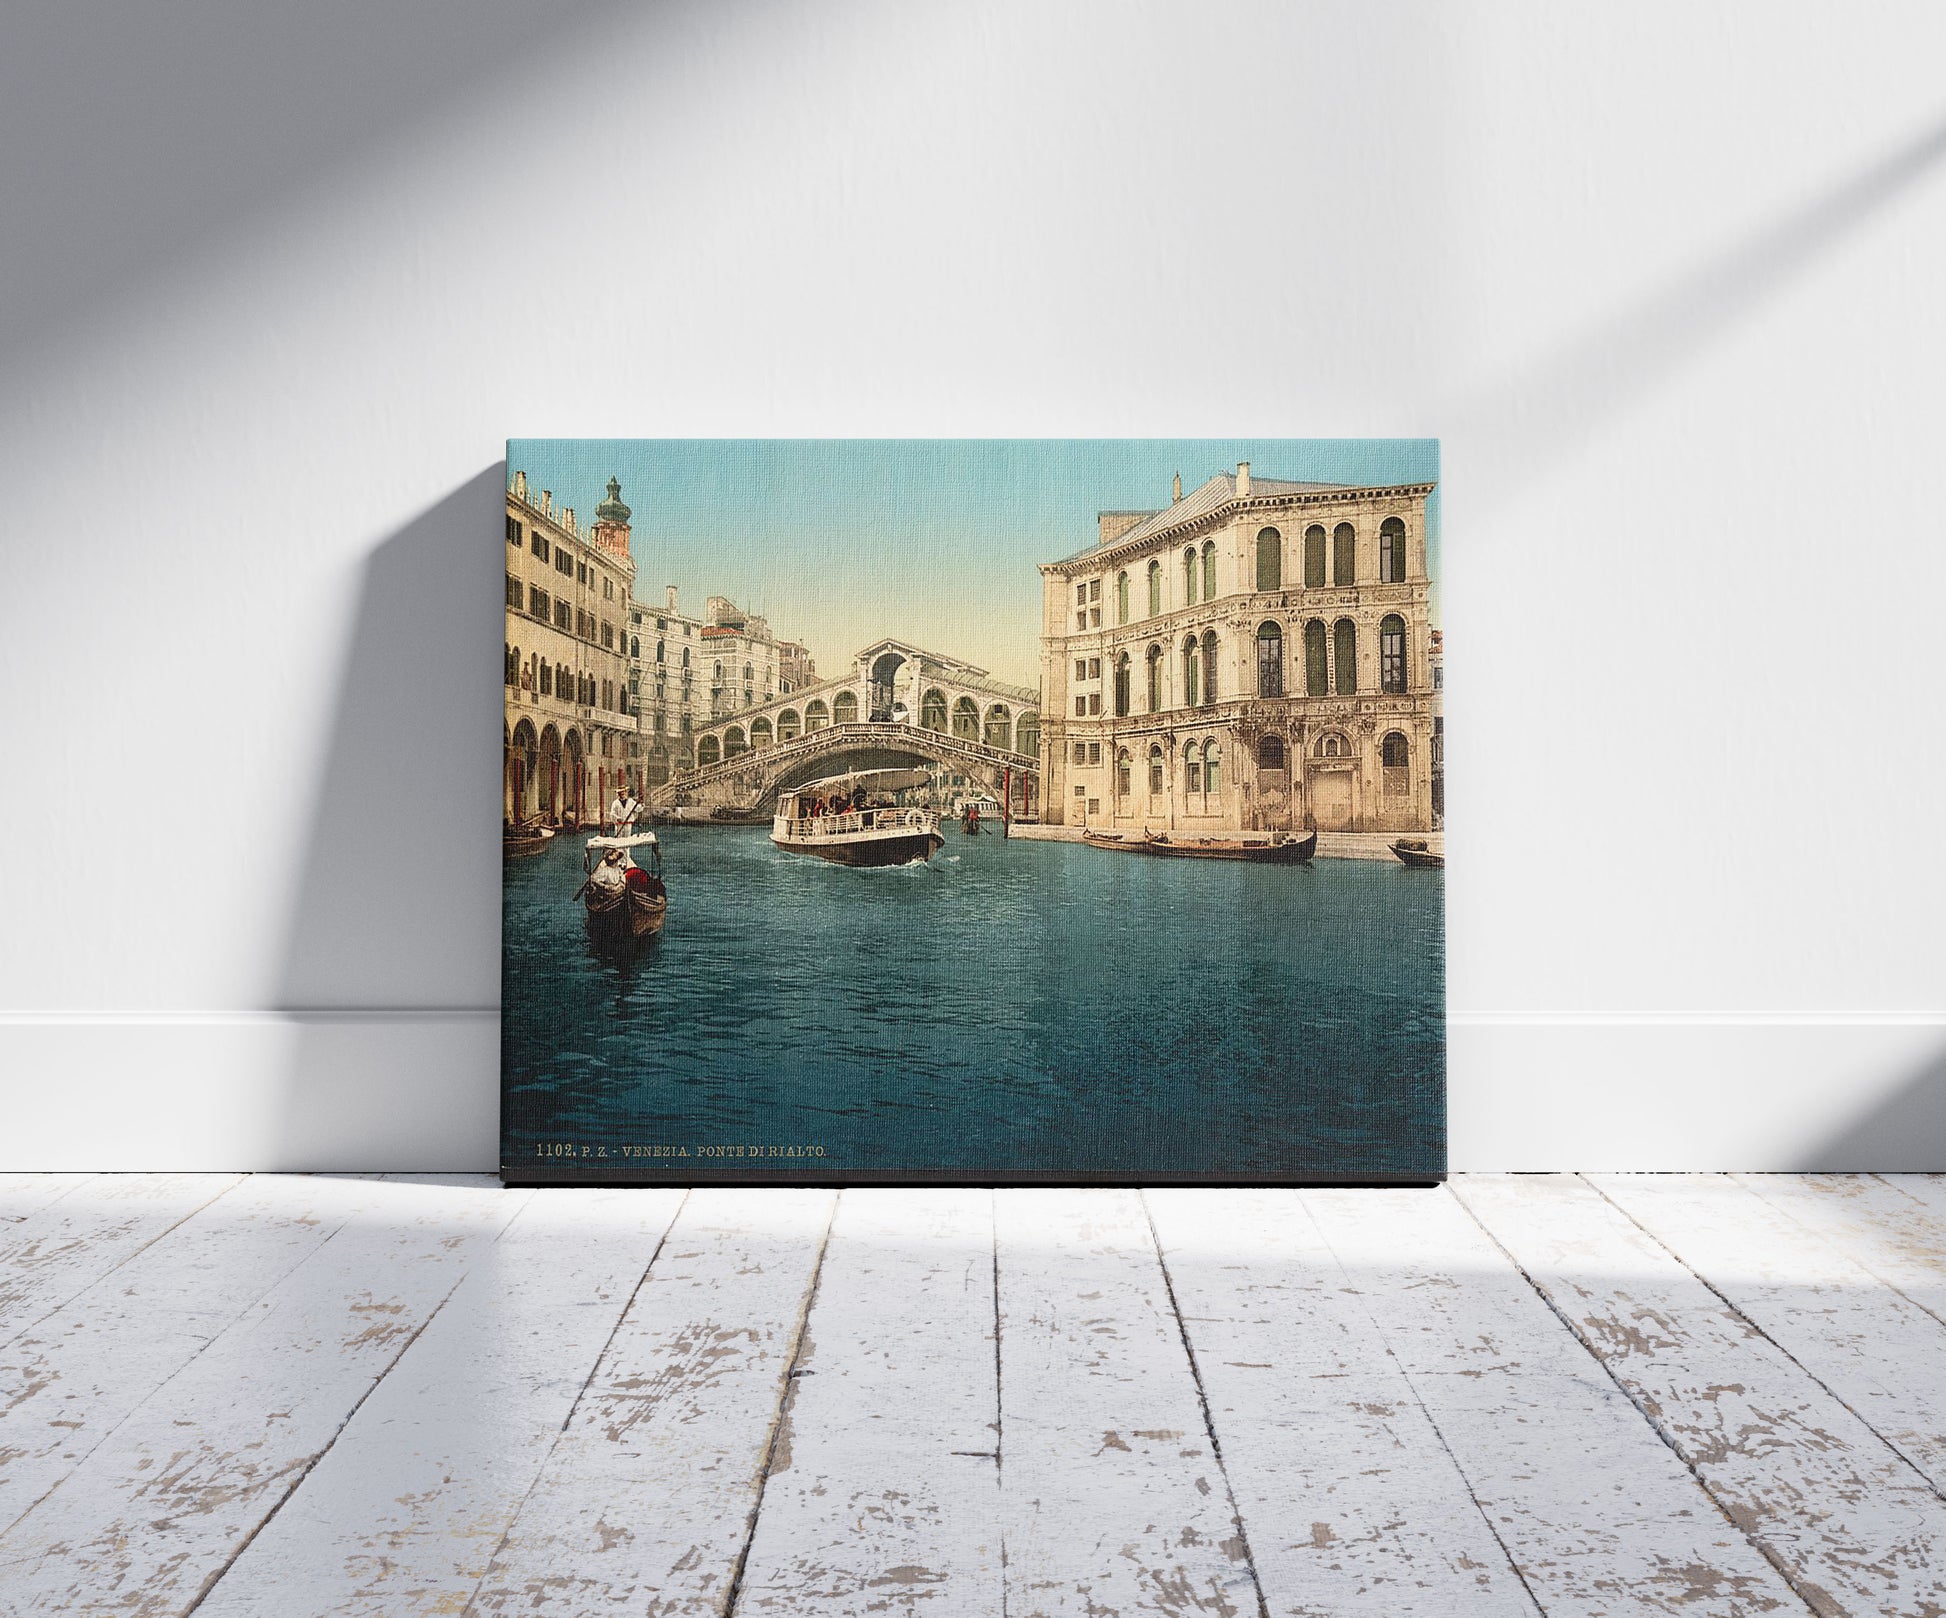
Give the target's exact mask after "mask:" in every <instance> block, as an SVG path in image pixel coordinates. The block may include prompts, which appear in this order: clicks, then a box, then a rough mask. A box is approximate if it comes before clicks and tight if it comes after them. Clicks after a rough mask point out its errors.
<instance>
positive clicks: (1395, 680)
mask: <svg viewBox="0 0 1946 1618" xmlns="http://www.w3.org/2000/svg"><path fill="white" fill-rule="evenodd" d="M1378 688H1379V690H1381V691H1404V690H1405V689H1406V677H1405V620H1404V619H1403V618H1401V617H1400V616H1399V615H1398V614H1397V613H1396V612H1388V613H1387V614H1386V615H1385V616H1384V617H1383V618H1381V619H1380V620H1379V625H1378Z"/></svg>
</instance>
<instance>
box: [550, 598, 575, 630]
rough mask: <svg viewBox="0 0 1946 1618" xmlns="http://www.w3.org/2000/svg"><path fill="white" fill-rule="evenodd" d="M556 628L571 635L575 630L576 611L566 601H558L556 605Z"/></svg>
mask: <svg viewBox="0 0 1946 1618" xmlns="http://www.w3.org/2000/svg"><path fill="white" fill-rule="evenodd" d="M554 627H555V628H556V629H565V630H567V631H568V632H569V633H572V632H573V630H574V609H573V608H572V607H570V606H569V605H568V604H567V603H566V602H565V601H557V602H555V603H554Z"/></svg>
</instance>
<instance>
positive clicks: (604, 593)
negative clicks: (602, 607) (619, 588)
mask: <svg viewBox="0 0 1946 1618" xmlns="http://www.w3.org/2000/svg"><path fill="white" fill-rule="evenodd" d="M601 598H602V600H604V601H613V600H614V599H615V581H614V580H613V579H611V578H606V577H604V578H603V579H602V581H601Z"/></svg>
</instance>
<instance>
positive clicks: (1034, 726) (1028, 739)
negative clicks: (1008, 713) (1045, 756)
mask: <svg viewBox="0 0 1946 1618" xmlns="http://www.w3.org/2000/svg"><path fill="white" fill-rule="evenodd" d="M1014 751H1015V752H1016V753H1025V754H1027V756H1028V757H1029V758H1039V757H1040V756H1041V716H1040V715H1039V714H1037V713H1024V714H1022V715H1021V716H1020V722H1019V723H1018V724H1016V725H1015V726H1014Z"/></svg>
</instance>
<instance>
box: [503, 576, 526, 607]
mask: <svg viewBox="0 0 1946 1618" xmlns="http://www.w3.org/2000/svg"><path fill="white" fill-rule="evenodd" d="M523 599H524V597H523V595H522V593H521V589H520V580H518V579H517V578H515V577H514V576H513V575H512V574H511V573H509V574H508V575H507V605H508V606H510V607H512V608H513V609H514V611H516V612H518V611H519V610H520V603H521V601H522V600H523Z"/></svg>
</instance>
